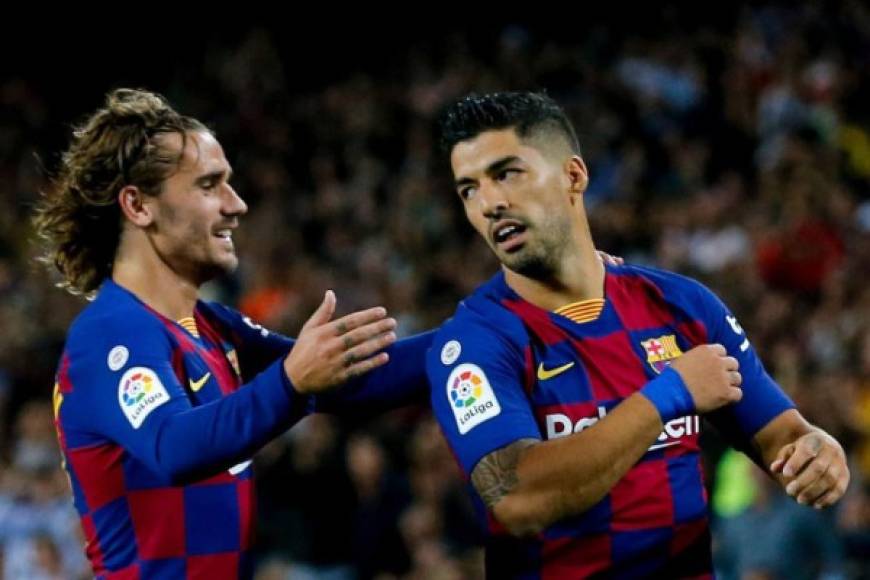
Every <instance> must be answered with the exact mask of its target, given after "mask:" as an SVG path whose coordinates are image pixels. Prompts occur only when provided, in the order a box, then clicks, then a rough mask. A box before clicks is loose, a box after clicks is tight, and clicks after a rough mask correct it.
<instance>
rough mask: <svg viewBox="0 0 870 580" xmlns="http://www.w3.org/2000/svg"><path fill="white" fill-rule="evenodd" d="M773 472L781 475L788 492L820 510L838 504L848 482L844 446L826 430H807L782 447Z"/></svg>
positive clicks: (771, 466)
mask: <svg viewBox="0 0 870 580" xmlns="http://www.w3.org/2000/svg"><path fill="white" fill-rule="evenodd" d="M770 471H771V472H772V473H773V474H774V475H782V481H783V484H784V485H785V491H786V493H788V494H789V495H790V496H792V497H793V498H795V499H796V500H797V502H798V503H800V504H803V505H811V506H813V507H815V508H819V509H820V508H824V507H827V506H829V505H832V504H833V503H835V502H836V501H837V500H838V499H840V498H841V497H842V496H843V494H844V493H845V492H846V487H848V485H849V467H848V466H847V465H846V455H845V453H843V448H842V447H841V446H840V444H839V443H837V440H836V439H834V438H833V437H831V436H830V435H828V434H827V433H825V432H823V431H813V432H812V433H807V434H806V435H803V436H802V437H800V438H799V439H797V440H796V441H794V442H793V443H789V444H788V445H785V446H783V447H782V449H780V450H779V453H777V454H776V459H775V460H774V461H773V463H771V465H770Z"/></svg>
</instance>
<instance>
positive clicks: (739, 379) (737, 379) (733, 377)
mask: <svg viewBox="0 0 870 580" xmlns="http://www.w3.org/2000/svg"><path fill="white" fill-rule="evenodd" d="M728 380H729V381H730V383H731V386H732V387H739V386H740V385H741V384H742V383H743V375H741V374H740V372H739V371H730V372H729V373H728Z"/></svg>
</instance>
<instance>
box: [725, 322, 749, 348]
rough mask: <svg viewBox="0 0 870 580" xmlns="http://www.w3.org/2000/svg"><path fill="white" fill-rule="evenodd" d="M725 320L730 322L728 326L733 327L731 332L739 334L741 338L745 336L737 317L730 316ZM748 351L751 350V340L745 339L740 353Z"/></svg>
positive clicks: (741, 344)
mask: <svg viewBox="0 0 870 580" xmlns="http://www.w3.org/2000/svg"><path fill="white" fill-rule="evenodd" d="M725 320H727V321H728V326H730V327H731V330H733V331H734V334H739V335H741V336H742V335H743V334H744V332H743V327H742V326H740V323H739V322H737V317H735V316H733V315H731V314H729V315H727V316H726V317H725ZM747 350H749V339H748V338H744V339H743V342H742V343H740V352H746V351H747Z"/></svg>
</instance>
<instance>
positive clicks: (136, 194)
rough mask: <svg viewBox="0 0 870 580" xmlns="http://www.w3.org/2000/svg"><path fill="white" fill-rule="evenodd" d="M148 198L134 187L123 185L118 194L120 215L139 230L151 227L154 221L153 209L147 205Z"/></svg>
mask: <svg viewBox="0 0 870 580" xmlns="http://www.w3.org/2000/svg"><path fill="white" fill-rule="evenodd" d="M149 201H150V200H149V199H148V196H146V195H145V194H144V193H142V191H141V190H140V189H139V188H138V187H136V186H135V185H125V186H124V187H123V188H121V191H120V192H118V205H120V206H121V213H123V214H124V217H125V218H127V219H128V220H129V221H130V222H131V223H132V224H133V225H135V226H139V227H141V228H144V227H147V226H149V225H151V223H152V222H153V221H154V208H153V207H152V205H151V204H150V203H149Z"/></svg>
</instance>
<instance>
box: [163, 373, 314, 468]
mask: <svg viewBox="0 0 870 580" xmlns="http://www.w3.org/2000/svg"><path fill="white" fill-rule="evenodd" d="M306 405H307V399H306V398H305V397H303V396H301V395H298V394H296V393H295V392H294V391H293V389H292V385H290V384H289V382H288V381H287V379H286V377H285V376H284V372H283V367H282V365H281V362H280V361H279V362H276V363H275V364H274V365H273V366H271V367H269V368H268V369H266V370H265V371H264V372H263V373H261V374H260V375H258V376H257V377H256V378H254V380H253V381H251V382H250V383H248V384H246V385H244V386H243V387H241V388H240V389H239V390H238V391H236V392H235V393H233V394H232V395H229V396H227V397H224V398H222V399H220V400H218V401H214V402H212V403H209V404H206V405H202V406H200V407H194V408H192V409H189V410H187V411H184V412H182V413H178V414H176V415H172V416H170V417H167V418H165V419H164V420H163V421H162V423H161V424H160V425H159V427H158V429H157V433H156V440H155V444H154V449H153V453H154V456H153V457H152V458H151V461H150V463H151V464H152V466H153V467H154V468H156V469H157V470H158V471H159V472H160V473H163V474H165V475H166V476H168V477H169V478H170V479H171V480H172V481H173V482H176V483H183V482H187V481H190V480H195V479H197V478H199V477H202V476H206V475H212V474H214V473H216V472H217V471H220V470H222V469H226V468H227V467H229V466H231V465H233V464H235V463H237V462H239V461H241V460H243V459H247V458H249V457H250V456H251V455H252V454H253V453H254V452H256V451H257V450H259V449H260V447H262V446H263V445H265V444H266V443H267V442H268V441H269V440H270V439H272V438H273V437H274V436H275V435H277V434H278V433H280V432H281V431H283V430H285V429H287V428H289V427H290V426H291V425H292V424H293V423H295V422H296V421H297V420H298V419H299V418H300V417H302V416H303V415H304V411H305V407H306Z"/></svg>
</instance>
